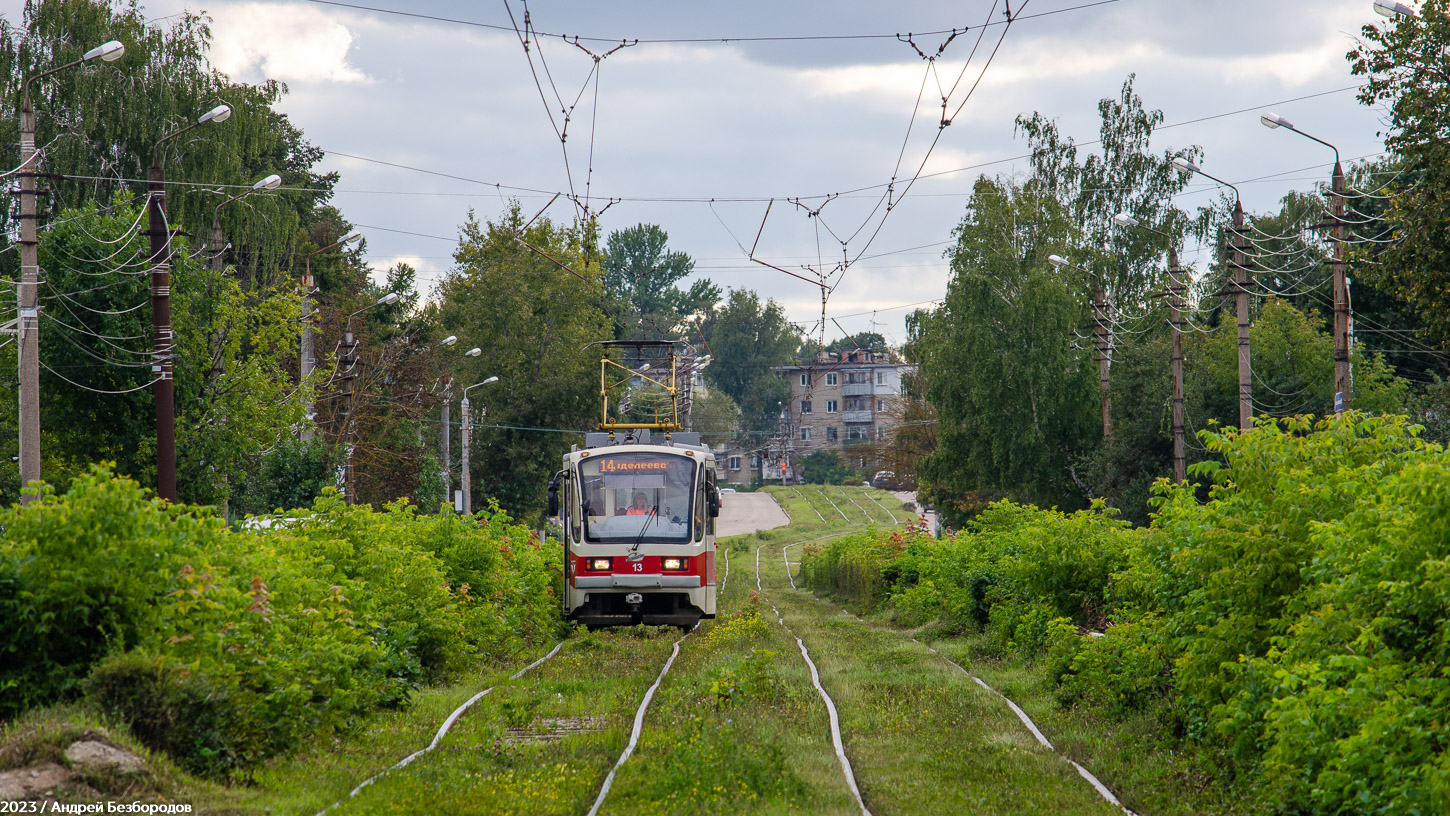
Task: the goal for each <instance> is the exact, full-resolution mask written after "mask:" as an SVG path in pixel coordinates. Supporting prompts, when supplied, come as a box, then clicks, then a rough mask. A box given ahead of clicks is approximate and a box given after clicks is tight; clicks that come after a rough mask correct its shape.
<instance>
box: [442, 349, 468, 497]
mask: <svg viewBox="0 0 1450 816" xmlns="http://www.w3.org/2000/svg"><path fill="white" fill-rule="evenodd" d="M451 402H453V378H452V377H450V376H448V375H447V374H444V375H443V410H442V413H443V416H442V417H441V419H442V421H443V425H442V427H443V433H442V435H441V437H442V438H441V440H440V444H439V446H438V456H439V458H440V460H441V461H442V462H443V498H445V499H446V500H447V501H448V504H449V505H450V506H452V504H453V452H452V451H450V450H449V449H448V443H449V441H450V438H451V437H452V436H453V430H452V429H451V428H449V426H448V405H449V403H451ZM464 447H465V448H466V447H467V445H466V444H465V445H464Z"/></svg>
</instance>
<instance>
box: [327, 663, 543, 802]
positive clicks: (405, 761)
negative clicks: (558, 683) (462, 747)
mask: <svg viewBox="0 0 1450 816" xmlns="http://www.w3.org/2000/svg"><path fill="white" fill-rule="evenodd" d="M564 643H565V641H562V640H561V641H559V642H558V643H556V644H554V648H553V649H550V650H549V653H548V654H546V655H544V656H543V657H541V658H539V659H538V660H535V661H534V662H532V663H530V664H529V665H527V666H525V667H523V668H522V669H519V670H518V671H517V672H515V673H514V674H512V675H510V676H509V680H511V681H512V680H517V679H519V678H520V677H523V676H524V675H525V674H527V673H528V672H530V671H532V670H533V669H536V668H538V667H539V666H541V665H543V664H544V662H545V661H547V660H549V659H550V658H552V657H553V656H554V655H556V654H558V653H559V650H560V649H562V648H564ZM496 688H498V686H489V687H488V688H486V689H484V690H483V691H480V692H478V693H477V694H475V695H473V696H472V697H469V698H468V699H467V700H465V701H464V702H463V704H462V705H460V706H458V707H457V708H455V709H453V712H452V713H450V714H449V715H448V717H447V719H445V720H443V724H442V725H441V726H439V728H438V732H437V733H436V734H434V735H433V741H432V742H430V743H428V745H427V746H425V747H423V748H420V749H418V750H417V751H414V752H413V753H411V754H408V755H407V756H405V757H403V758H402V759H401V760H399V761H398V762H396V763H394V764H393V765H390V766H388V767H387V768H384V769H383V770H381V771H378V772H377V773H375V774H373V775H372V776H370V777H368V778H367V779H364V780H363V781H362V782H359V783H358V785H357V787H355V788H353V789H352V790H351V791H349V792H348V794H347V796H344V797H343V798H341V799H339V800H337V801H336V802H333V803H332V804H330V805H328V806H327V807H325V808H323V809H322V810H319V811H317V814H316V816H323V814H325V813H327V812H329V811H331V810H333V809H334V808H336V807H338V806H339V805H341V804H342V803H343V802H346V801H347V800H349V799H352V798H353V797H355V796H357V795H358V794H359V793H361V792H362V790H363V789H364V788H366V787H367V786H369V785H371V784H373V783H374V782H376V781H377V780H378V779H380V778H382V777H383V776H385V775H386V774H389V773H392V772H393V771H396V770H399V769H401V768H406V767H408V765H410V764H412V762H413V760H415V759H418V758H419V757H421V756H423V755H425V754H428V753H430V752H432V751H433V750H434V749H436V748H437V747H438V744H439V743H440V742H442V741H443V738H444V737H445V736H447V735H448V732H449V731H450V730H451V729H452V728H453V724H454V723H456V722H458V718H459V717H462V716H463V714H464V712H466V711H468V709H470V708H472V707H473V704H474V703H477V702H478V701H479V700H482V699H483V698H484V697H487V696H488V695H489V694H491V693H493V690H494V689H496Z"/></svg>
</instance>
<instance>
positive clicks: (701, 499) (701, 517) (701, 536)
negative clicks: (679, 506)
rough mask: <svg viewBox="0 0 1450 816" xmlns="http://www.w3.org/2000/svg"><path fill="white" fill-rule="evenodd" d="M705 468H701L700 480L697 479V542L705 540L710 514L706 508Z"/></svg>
mask: <svg viewBox="0 0 1450 816" xmlns="http://www.w3.org/2000/svg"><path fill="white" fill-rule="evenodd" d="M704 472H705V469H704V468H700V478H699V479H696V480H695V481H696V484H697V485H698V487H697V488H696V489H695V525H694V526H695V540H696V541H704V540H705V518H706V517H708V516H709V515H710V514H709V513H708V512H706V508H705V477H704Z"/></svg>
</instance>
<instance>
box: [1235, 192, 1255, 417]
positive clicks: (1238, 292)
mask: <svg viewBox="0 0 1450 816" xmlns="http://www.w3.org/2000/svg"><path fill="white" fill-rule="evenodd" d="M1234 193H1235V196H1234V197H1235V199H1237V198H1238V196H1237V193H1238V191H1237V190H1235V191H1234ZM1245 240H1247V236H1246V235H1245V234H1244V203H1243V202H1242V201H1238V200H1235V201H1234V233H1233V239H1232V241H1233V250H1234V311H1235V312H1237V313H1238V315H1237V319H1238V324H1239V325H1238V330H1239V341H1238V342H1239V428H1240V429H1241V430H1245V431H1247V430H1249V429H1251V428H1253V427H1254V383H1253V368H1252V361H1251V360H1250V358H1249V268H1248V263H1247V262H1248V257H1247V256H1246V255H1245V253H1244V241H1245Z"/></svg>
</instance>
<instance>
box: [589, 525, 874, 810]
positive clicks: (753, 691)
mask: <svg viewBox="0 0 1450 816" xmlns="http://www.w3.org/2000/svg"><path fill="white" fill-rule="evenodd" d="M722 557H728V558H731V571H732V573H733V577H732V578H731V580H730V583H729V584H728V585H727V588H726V592H725V595H724V597H723V598H722V599H721V617H720V619H719V620H718V621H716V622H714V623H712V624H707V625H706V626H704V627H702V628H701V630H700V631H699V632H697V633H696V635H695V636H692V637H691V638H690V639H688V640H686V641H685V643H684V646H683V648H682V650H681V652H680V658H679V660H678V661H677V662H676V663H675V668H674V671H672V672H671V674H670V675H669V676H668V677H667V678H666V679H665V682H664V684H663V685H662V686H661V688H660V692H659V694H658V695H657V696H656V697H655V701H654V704H653V706H652V707H651V709H650V714H649V717H648V719H647V720H646V722H645V729H644V732H643V735H642V737H641V740H640V745H639V748H638V750H637V751H636V752H635V754H634V756H633V757H631V758H630V760H629V762H628V763H626V764H625V766H624V767H623V768H622V769H621V770H620V774H619V776H618V777H617V778H616V780H615V784H614V789H613V791H612V792H611V793H610V796H609V798H608V799H607V800H606V801H605V803H604V807H603V808H602V810H601V813H608V814H636V813H651V814H653V813H675V814H716V813H752V814H775V813H810V814H854V813H859V812H860V811H859V810H858V809H857V808H856V804H855V801H854V800H853V798H852V797H851V794H850V791H849V790H847V788H846V786H845V784H844V782H843V779H842V776H841V768H840V765H839V764H837V761H836V757H835V754H834V753H833V751H832V748H831V737H830V730H829V725H828V720H827V716H826V709H825V705H824V704H823V703H822V702H821V699H820V697H819V696H818V695H817V694H816V693H815V690H814V689H813V688H812V687H811V682H810V675H809V673H808V670H807V668H806V665H805V662H804V661H802V660H801V658H800V652H799V651H797V650H796V646H795V641H794V639H793V638H791V637H790V636H789V635H788V634H787V633H786V631H785V630H784V629H783V628H782V627H780V626H779V625H778V624H777V623H776V622H775V616H774V615H773V614H771V613H770V611H769V609H768V608H767V609H765V611H764V614H763V615H762V614H761V608H760V604H759V602H758V601H757V600H756V596H755V594H754V590H755V581H754V577H753V573H752V570H753V567H754V556H753V553H750V554H746V553H734V552H732V551H731V550H729V549H728V548H727V549H723V550H722Z"/></svg>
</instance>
